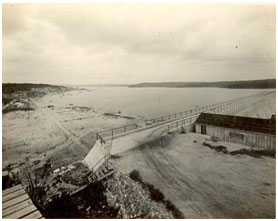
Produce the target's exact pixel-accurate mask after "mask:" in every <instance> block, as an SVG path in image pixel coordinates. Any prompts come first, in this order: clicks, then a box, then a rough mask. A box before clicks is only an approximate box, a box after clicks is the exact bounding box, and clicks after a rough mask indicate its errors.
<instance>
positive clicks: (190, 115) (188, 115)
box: [96, 92, 274, 144]
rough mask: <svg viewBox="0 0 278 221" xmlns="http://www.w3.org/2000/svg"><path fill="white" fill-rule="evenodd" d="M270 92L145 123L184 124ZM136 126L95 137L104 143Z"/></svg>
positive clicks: (131, 125) (102, 132) (104, 132)
mask: <svg viewBox="0 0 278 221" xmlns="http://www.w3.org/2000/svg"><path fill="white" fill-rule="evenodd" d="M272 93H274V92H262V93H259V94H253V95H249V96H247V97H242V98H235V99H232V100H228V101H222V102H219V103H215V104H211V105H207V106H203V107H198V108H194V109H189V110H185V111H183V112H178V113H174V114H169V115H164V116H160V117H157V118H153V119H149V120H146V121H145V125H146V126H148V125H150V124H156V123H161V122H168V121H173V120H178V119H181V121H178V124H177V122H174V123H173V125H185V121H186V120H189V121H190V120H192V119H194V118H195V119H196V118H197V117H198V116H199V114H200V113H201V112H210V111H212V112H213V113H219V112H221V111H225V110H227V108H228V106H231V105H234V106H236V107H238V106H240V105H243V103H244V104H245V102H249V101H251V100H253V99H258V98H260V97H262V96H266V95H270V94H272ZM138 128H139V125H138V124H136V123H134V124H130V125H125V126H122V127H117V128H113V129H110V130H106V131H101V132H98V133H97V134H96V139H97V140H100V142H101V144H104V143H105V142H106V140H112V139H113V138H114V137H115V136H117V135H120V134H124V133H126V132H128V131H132V130H136V129H138Z"/></svg>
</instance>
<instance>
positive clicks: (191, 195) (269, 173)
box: [113, 134, 275, 218]
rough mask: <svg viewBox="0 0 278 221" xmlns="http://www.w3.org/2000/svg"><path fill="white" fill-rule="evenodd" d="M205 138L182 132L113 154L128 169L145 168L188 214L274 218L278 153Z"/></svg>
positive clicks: (148, 177)
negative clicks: (220, 148) (260, 153)
mask: <svg viewBox="0 0 278 221" xmlns="http://www.w3.org/2000/svg"><path fill="white" fill-rule="evenodd" d="M205 138H206V136H200V135H197V134H187V135H177V136H176V137H175V139H171V140H170V143H168V144H164V145H160V146H148V145H147V146H143V147H142V146H141V147H138V148H135V149H133V150H130V151H127V152H125V153H121V154H119V155H118V156H116V157H114V159H113V160H114V162H115V164H116V166H117V167H118V168H119V169H120V170H121V171H123V172H126V173H129V172H130V171H132V170H133V169H137V170H139V171H140V173H141V175H142V177H143V180H145V181H147V182H149V183H152V184H154V185H155V186H156V187H157V188H159V189H160V190H161V191H162V192H163V193H164V194H165V196H166V198H167V199H169V200H171V201H172V202H173V203H174V204H175V205H176V206H177V207H178V208H179V209H180V210H181V211H182V212H183V214H184V216H185V217H186V218H271V217H272V218H273V217H274V216H275V159H272V158H265V159H257V158H252V157H249V156H231V155H224V154H222V153H218V152H215V151H214V150H211V149H209V148H207V147H205V146H203V145H202V142H203V141H204V139H205ZM194 141H196V142H194Z"/></svg>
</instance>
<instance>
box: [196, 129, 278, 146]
mask: <svg viewBox="0 0 278 221" xmlns="http://www.w3.org/2000/svg"><path fill="white" fill-rule="evenodd" d="M203 126H206V125H203ZM196 133H199V134H201V125H200V124H196ZM206 134H207V135H209V136H214V137H218V138H219V139H220V140H222V141H226V142H233V143H240V144H244V145H246V146H250V147H256V148H260V149H264V150H276V136H275V135H270V134H263V133H256V132H250V131H242V130H236V129H230V128H221V127H214V126H206Z"/></svg>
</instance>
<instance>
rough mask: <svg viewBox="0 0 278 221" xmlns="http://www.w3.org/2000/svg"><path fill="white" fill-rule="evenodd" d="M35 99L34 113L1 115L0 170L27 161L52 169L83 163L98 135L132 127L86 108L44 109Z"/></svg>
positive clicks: (120, 119)
mask: <svg viewBox="0 0 278 221" xmlns="http://www.w3.org/2000/svg"><path fill="white" fill-rule="evenodd" d="M47 105H48V104H44V103H40V99H39V98H37V99H34V100H33V104H32V107H34V109H35V110H33V111H29V112H27V111H15V112H9V113H6V114H4V115H3V118H2V119H3V120H2V129H3V130H2V132H3V133H2V153H3V154H2V168H3V169H5V167H6V166H8V165H11V166H12V167H18V166H19V165H22V164H24V162H25V161H26V159H30V160H39V161H41V163H42V164H43V163H44V162H45V161H46V160H47V159H50V162H51V164H52V166H53V168H54V169H55V168H57V167H60V166H63V165H68V164H69V163H72V162H75V161H77V160H81V159H84V157H85V156H86V154H87V153H88V152H89V150H90V149H91V147H92V146H93V145H94V143H95V139H96V138H95V134H96V132H97V131H100V130H104V129H110V128H113V127H118V126H122V125H126V124H130V123H133V122H134V120H130V119H125V118H116V117H109V116H104V115H103V114H102V113H98V112H95V111H94V110H92V109H90V108H86V107H75V106H70V107H69V106H66V107H55V106H53V107H51V108H48V107H47Z"/></svg>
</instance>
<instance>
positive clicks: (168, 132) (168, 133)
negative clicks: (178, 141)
mask: <svg viewBox="0 0 278 221" xmlns="http://www.w3.org/2000/svg"><path fill="white" fill-rule="evenodd" d="M169 133H170V125H169V124H168V134H169Z"/></svg>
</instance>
